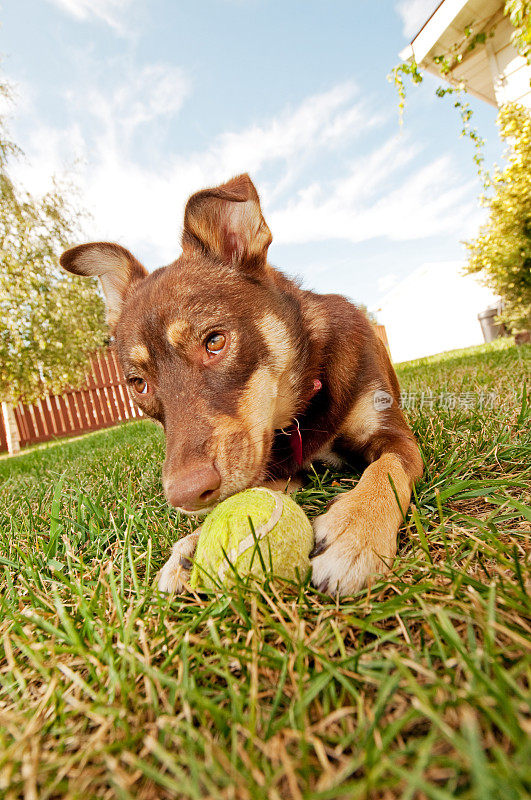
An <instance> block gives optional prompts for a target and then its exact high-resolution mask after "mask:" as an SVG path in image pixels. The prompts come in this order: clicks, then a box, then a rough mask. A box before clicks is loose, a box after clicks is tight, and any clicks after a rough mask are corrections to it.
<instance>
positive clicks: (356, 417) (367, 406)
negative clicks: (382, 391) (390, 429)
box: [341, 383, 385, 444]
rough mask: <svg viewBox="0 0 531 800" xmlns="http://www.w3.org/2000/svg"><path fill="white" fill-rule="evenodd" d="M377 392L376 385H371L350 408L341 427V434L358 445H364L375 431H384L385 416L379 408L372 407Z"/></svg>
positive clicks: (377, 386)
mask: <svg viewBox="0 0 531 800" xmlns="http://www.w3.org/2000/svg"><path fill="white" fill-rule="evenodd" d="M378 390H379V385H378V384H377V383H373V384H371V385H370V386H369V388H368V389H367V391H366V392H365V393H364V394H363V395H362V396H361V397H360V398H359V399H358V400H357V401H356V404H355V405H354V406H353V408H351V410H350V411H349V413H348V415H347V418H346V420H345V422H344V423H343V425H342V427H341V433H343V434H345V435H346V436H348V437H349V438H350V439H353V440H354V441H355V442H357V443H358V444H364V443H365V442H367V441H368V440H369V439H370V438H371V436H373V435H374V434H375V433H376V432H377V431H381V430H384V429H385V416H384V414H383V413H382V411H381V410H380V409H379V408H375V407H374V393H375V392H377V391H378Z"/></svg>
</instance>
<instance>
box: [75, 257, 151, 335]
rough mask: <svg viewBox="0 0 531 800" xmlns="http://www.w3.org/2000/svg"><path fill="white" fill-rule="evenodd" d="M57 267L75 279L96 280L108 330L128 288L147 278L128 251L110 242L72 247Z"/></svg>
mask: <svg viewBox="0 0 531 800" xmlns="http://www.w3.org/2000/svg"><path fill="white" fill-rule="evenodd" d="M59 263H60V264H61V266H62V267H63V268H64V269H66V270H67V271H68V272H73V273H74V275H84V276H93V275H97V276H98V277H99V279H100V281H101V287H102V289H103V294H104V295H105V305H106V306H107V322H108V324H109V326H110V327H111V328H114V327H115V325H116V323H117V322H118V317H119V316H120V311H121V310H122V305H123V301H124V297H125V293H126V291H127V289H128V288H129V286H130V285H131V284H132V283H133V282H134V281H138V280H141V279H142V278H145V276H146V275H147V274H148V273H147V270H146V268H145V267H143V266H142V264H141V263H140V261H137V260H136V258H135V257H134V256H133V255H132V254H131V253H130V252H129V250H126V249H125V247H121V246H120V245H119V244H111V243H110V242H91V243H90V244H80V245H78V246H77V247H72V248H71V249H70V250H66V251H65V252H64V253H63V255H62V256H61V258H60V260H59Z"/></svg>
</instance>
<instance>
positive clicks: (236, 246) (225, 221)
mask: <svg viewBox="0 0 531 800" xmlns="http://www.w3.org/2000/svg"><path fill="white" fill-rule="evenodd" d="M272 239H273V237H272V236H271V231H270V230H269V228H268V227H267V225H266V222H265V220H264V218H263V216H262V209H261V208H260V200H259V198H258V192H257V191H256V189H255V187H254V184H253V182H252V180H251V179H250V177H249V176H248V175H239V176H238V177H237V178H233V179H232V180H230V181H229V182H228V183H224V184H222V185H221V186H216V187H215V188H214V189H203V190H202V191H200V192H197V193H196V194H193V195H192V196H191V197H190V199H189V200H188V202H187V204H186V208H185V211H184V230H183V251H184V253H185V254H186V253H187V252H190V251H192V250H197V249H200V250H203V251H205V252H207V253H209V254H210V255H214V256H216V257H217V258H220V259H222V260H223V261H227V262H229V263H232V264H235V265H238V266H242V267H244V268H246V269H251V270H253V269H259V268H260V267H263V266H264V265H265V263H266V258H267V248H268V247H269V245H270V244H271V241H272Z"/></svg>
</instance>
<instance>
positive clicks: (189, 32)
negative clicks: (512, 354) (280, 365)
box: [0, 0, 500, 359]
mask: <svg viewBox="0 0 531 800" xmlns="http://www.w3.org/2000/svg"><path fill="white" fill-rule="evenodd" d="M436 5H437V3H436V2H434V0H407V1H406V0H397V1H396V2H393V1H392V0H373V1H372V2H369V0H348V1H347V0H345V1H343V0H333V2H330V0H284V1H283V2H280V1H277V0H195V2H190V1H187V2H185V1H184V0H149V2H148V0H16V2H14V0H12V2H5V3H2V4H1V5H0V21H1V24H2V27H1V28H0V52H2V53H3V54H4V62H3V71H4V74H5V75H6V76H7V77H8V78H9V79H10V80H11V81H12V82H13V83H14V84H16V88H17V92H18V105H17V108H16V109H15V110H14V112H12V115H11V129H12V132H13V134H14V136H15V138H16V140H17V142H18V143H19V144H20V145H21V146H22V147H23V149H24V150H25V151H26V154H27V160H26V161H25V162H24V163H23V164H21V165H20V166H19V167H18V170H17V171H18V174H19V176H20V178H21V180H23V181H24V183H25V184H26V185H27V186H28V188H30V189H31V190H33V191H35V192H39V191H43V190H45V189H46V187H47V186H49V183H50V176H51V175H52V174H61V173H62V172H64V171H65V170H66V171H73V172H74V174H75V179H76V181H77V183H78V186H79V188H80V193H81V201H82V203H83V205H84V206H85V207H87V208H88V209H89V210H90V211H91V213H92V220H91V221H90V223H87V224H86V226H85V227H86V236H87V238H89V239H91V238H93V239H106V238H109V239H112V240H114V241H119V242H120V243H122V244H124V245H125V246H127V247H129V248H130V249H131V250H132V251H133V252H134V253H135V255H137V257H138V258H140V259H141V260H142V261H144V263H145V264H146V266H147V267H148V268H154V267H156V266H160V265H161V264H164V263H168V262H169V261H171V260H173V259H174V258H175V257H176V256H177V254H178V252H179V245H178V242H179V234H180V225H181V222H182V210H183V206H184V202H185V201H186V198H187V196H188V195H189V194H190V193H192V192H193V191H195V190H197V189H199V188H201V187H203V186H207V185H213V184H216V183H219V182H222V181H224V180H227V179H228V178H230V177H231V176H232V175H234V174H237V173H239V172H244V171H248V172H249V173H250V174H251V176H252V178H253V180H254V181H255V183H256V185H257V188H258V190H259V192H260V194H261V197H262V205H263V209H264V214H265V217H266V219H267V221H268V224H269V226H270V228H271V230H272V232H273V237H274V238H273V245H272V246H271V248H270V260H271V262H272V263H273V264H275V265H277V266H279V267H280V268H282V269H284V270H285V271H286V272H287V273H289V274H296V275H299V276H301V277H302V278H303V281H304V284H305V286H307V287H308V288H315V289H316V290H318V291H333V292H339V293H342V294H345V295H347V296H349V297H352V298H354V299H355V300H357V301H359V302H363V303H365V304H367V305H368V306H369V307H371V308H374V309H381V310H380V312H379V315H380V316H381V320H382V321H383V322H385V324H386V325H387V326H388V328H390V330H389V331H388V333H389V334H390V338H391V348H392V351H393V355H394V356H395V358H397V359H400V358H407V357H414V356H416V355H423V354H424V353H425V351H426V352H427V351H431V352H435V351H437V350H442V349H446V348H447V347H451V346H459V345H460V344H462V345H467V344H471V343H473V342H472V339H474V336H477V337H479V326H478V325H477V321H476V319H475V315H476V314H477V312H478V311H480V310H482V308H483V307H484V305H485V302H486V300H487V299H488V298H489V296H488V294H487V293H486V290H481V289H476V288H475V285H474V286H472V284H471V283H470V279H468V281H466V282H465V283H462V282H463V281H465V279H464V278H460V277H459V274H458V273H459V269H458V267H459V264H460V263H462V262H463V260H464V249H463V246H462V244H461V241H462V240H463V239H466V238H469V237H471V236H473V235H474V233H475V232H476V231H477V227H478V225H479V224H480V222H481V220H482V219H483V213H484V212H483V211H482V210H481V209H479V207H478V203H477V196H478V194H479V189H480V187H479V183H478V179H477V176H476V172H475V166H474V164H473V161H472V147H471V144H470V142H469V141H467V140H464V139H461V138H459V128H460V125H459V119H458V116H457V114H456V113H455V112H454V110H453V109H452V108H451V104H450V103H449V102H443V101H441V100H439V99H437V98H436V97H435V96H434V88H435V86H436V85H437V84H436V82H435V80H434V79H432V78H427V80H426V82H425V85H424V86H422V87H420V88H419V89H415V90H411V92H410V96H409V99H408V102H407V107H406V115H405V122H404V126H403V128H402V129H399V126H398V113H397V99H396V95H395V91H394V88H393V87H392V86H391V85H390V84H389V83H388V81H387V80H386V76H387V74H388V72H389V71H390V69H391V67H392V66H393V65H394V64H395V63H396V62H397V60H398V52H399V51H400V50H401V49H402V48H403V47H404V46H405V45H406V44H407V43H408V42H409V41H410V38H411V36H412V35H413V34H414V33H415V32H416V29H417V28H418V27H419V26H420V25H421V24H422V23H423V22H424V21H425V19H426V18H427V16H428V15H429V13H430V12H431V11H432V10H433V8H434V7H435V6H436ZM470 102H471V105H472V106H473V108H474V112H475V113H474V119H475V124H476V125H477V126H478V127H479V128H480V130H481V133H482V134H483V136H484V137H485V138H486V139H487V142H488V144H487V151H486V152H487V160H488V161H492V160H493V159H499V157H500V143H499V140H498V137H497V130H496V126H495V117H496V110H495V109H493V108H491V107H489V106H487V105H485V104H483V103H481V102H480V101H476V100H474V99H473V98H471V101H470ZM435 276H439V277H438V278H436V277H435ZM432 278H433V279H432ZM437 281H438V283H437ZM461 290H462V291H461ZM441 293H442V294H443V295H444V296H442V295H441ZM458 295H462V297H463V298H464V297H466V298H467V307H466V308H461V310H459V312H458V313H457V312H456V311H455V310H454V312H452V313H453V314H454V317H455V316H456V314H457V321H455V320H454V322H456V324H455V325H454V326H453V332H452V336H449V334H448V332H446V333H445V332H444V330H442V329H443V328H444V325H442V324H441V323H440V322H439V321H438V318H436V316H434V314H435V311H439V312H440V310H441V307H442V306H443V305H444V303H453V302H454V301H455V298H456V296H458ZM474 304H476V305H477V307H475V306H474ZM420 305H422V308H423V310H424V313H425V319H424V321H423V322H422V325H423V326H424V327H425V326H426V325H427V326H431V328H432V330H431V331H430V332H429V335H427V334H426V332H425V331H424V334H422V335H420V332H419V330H418V327H417V328H416V327H415V326H412V324H411V322H410V323H409V327H408V325H407V324H406V323H405V321H404V320H405V319H406V318H408V319H409V320H411V316H412V314H413V315H414V313H415V309H416V308H418V307H419V306H420ZM469 305H471V308H470V309H469V308H468V306H469ZM472 306H474V307H472ZM388 307H389V308H394V311H392V313H391V314H390V313H389V308H388ZM432 309H433V310H432ZM463 314H464V315H465V316H466V317H467V319H466V320H463V324H462V325H460V322H459V320H460V319H461V315H463ZM402 317H403V318H404V319H402ZM468 317H470V319H468ZM476 327H477V331H476ZM452 337H453V338H452ZM479 340H480V339H479V338H477V341H479Z"/></svg>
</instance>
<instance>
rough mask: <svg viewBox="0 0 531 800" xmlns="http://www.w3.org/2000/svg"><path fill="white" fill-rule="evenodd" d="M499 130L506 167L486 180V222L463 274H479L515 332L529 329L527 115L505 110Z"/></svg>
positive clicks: (530, 121)
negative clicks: (499, 299) (489, 193)
mask: <svg viewBox="0 0 531 800" xmlns="http://www.w3.org/2000/svg"><path fill="white" fill-rule="evenodd" d="M498 125H499V128H500V136H501V138H502V139H503V140H505V141H506V142H507V143H508V144H509V148H508V151H507V153H506V159H507V164H506V166H505V169H503V170H497V171H496V172H495V174H494V176H493V178H492V179H491V182H492V187H493V191H494V193H493V195H492V196H491V197H489V198H488V199H486V200H485V201H484V203H485V205H486V206H487V208H488V209H489V212H490V213H489V218H488V221H487V222H486V223H485V224H484V225H483V226H482V227H481V228H480V230H479V235H478V237H477V238H476V239H474V240H473V241H471V242H468V243H467V248H468V251H469V261H468V264H467V267H466V271H467V272H469V273H477V272H480V273H482V277H483V281H484V283H486V284H487V285H488V286H490V287H491V288H492V289H494V291H495V292H497V293H498V294H499V295H500V296H501V297H502V298H503V300H504V301H505V308H504V311H503V314H502V315H501V316H502V319H503V321H504V322H505V323H506V325H507V326H508V327H509V328H510V329H511V330H515V331H518V330H523V329H525V328H528V327H530V326H531V114H530V113H529V111H527V110H526V109H524V108H523V106H517V105H514V104H511V105H506V106H503V107H502V109H501V111H500V113H499V116H498Z"/></svg>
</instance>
